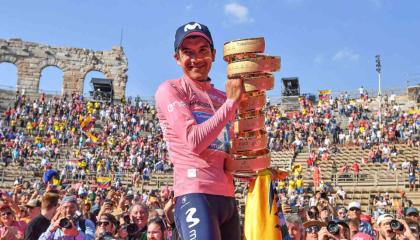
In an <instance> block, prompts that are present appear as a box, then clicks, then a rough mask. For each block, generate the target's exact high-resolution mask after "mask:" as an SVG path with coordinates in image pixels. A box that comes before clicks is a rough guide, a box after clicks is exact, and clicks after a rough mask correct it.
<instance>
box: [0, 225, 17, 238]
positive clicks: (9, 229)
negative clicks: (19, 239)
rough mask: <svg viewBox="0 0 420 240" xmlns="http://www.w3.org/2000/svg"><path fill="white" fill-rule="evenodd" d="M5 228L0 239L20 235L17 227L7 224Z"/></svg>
mask: <svg viewBox="0 0 420 240" xmlns="http://www.w3.org/2000/svg"><path fill="white" fill-rule="evenodd" d="M5 229H6V230H5V231H4V232H3V234H2V235H1V236H0V239H14V238H15V237H16V236H17V235H18V232H17V229H16V227H8V226H5Z"/></svg>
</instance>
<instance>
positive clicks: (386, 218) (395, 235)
mask: <svg viewBox="0 0 420 240" xmlns="http://www.w3.org/2000/svg"><path fill="white" fill-rule="evenodd" d="M376 224H377V231H378V240H392V239H407V240H417V238H416V236H415V235H414V234H413V232H412V231H411V230H410V227H409V226H408V224H407V222H406V221H405V220H403V219H398V220H395V219H394V217H393V216H392V215H390V214H383V215H381V216H379V217H378V219H377V220H376ZM398 225H400V226H402V227H401V228H400V229H399V230H398V229H396V228H397V226H398Z"/></svg>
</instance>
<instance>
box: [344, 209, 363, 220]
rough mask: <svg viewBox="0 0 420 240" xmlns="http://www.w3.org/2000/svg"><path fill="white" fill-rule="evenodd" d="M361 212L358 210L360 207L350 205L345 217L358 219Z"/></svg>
mask: <svg viewBox="0 0 420 240" xmlns="http://www.w3.org/2000/svg"><path fill="white" fill-rule="evenodd" d="M361 213H362V211H360V209H358V208H355V207H352V208H350V209H349V211H348V213H347V217H348V219H360V214H361Z"/></svg>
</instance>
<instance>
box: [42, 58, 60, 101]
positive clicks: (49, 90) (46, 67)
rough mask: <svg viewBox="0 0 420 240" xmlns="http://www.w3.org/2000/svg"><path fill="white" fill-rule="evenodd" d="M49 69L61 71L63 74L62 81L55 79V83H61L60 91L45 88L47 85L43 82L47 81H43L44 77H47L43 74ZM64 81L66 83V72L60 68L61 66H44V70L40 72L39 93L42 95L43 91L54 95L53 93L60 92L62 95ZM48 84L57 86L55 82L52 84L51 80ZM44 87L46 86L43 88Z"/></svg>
mask: <svg viewBox="0 0 420 240" xmlns="http://www.w3.org/2000/svg"><path fill="white" fill-rule="evenodd" d="M48 68H52V69H54V68H55V69H57V70H59V71H60V72H61V76H60V79H54V80H53V81H59V83H60V84H59V85H60V87H59V90H58V91H54V90H53V89H51V88H47V87H46V86H45V84H44V82H43V81H42V80H44V81H45V80H47V79H43V76H45V75H44V74H43V72H44V70H45V71H47V70H46V69H48ZM63 81H64V70H63V69H62V68H60V67H59V66H57V65H45V66H42V68H41V69H40V71H39V83H38V85H37V86H38V92H39V93H41V92H43V91H45V90H46V91H47V93H52V91H54V92H60V94H62V92H63ZM47 84H51V85H53V86H54V85H55V84H54V83H53V82H51V79H50V81H49V82H48V83H47ZM43 85H44V86H43Z"/></svg>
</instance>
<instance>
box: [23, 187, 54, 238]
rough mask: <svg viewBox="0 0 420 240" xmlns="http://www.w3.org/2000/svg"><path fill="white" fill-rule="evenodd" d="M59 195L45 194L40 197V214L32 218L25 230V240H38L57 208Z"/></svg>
mask: <svg viewBox="0 0 420 240" xmlns="http://www.w3.org/2000/svg"><path fill="white" fill-rule="evenodd" d="M58 200H59V195H58V194H56V193H52V192H47V193H45V194H44V195H43V196H42V202H41V214H40V215H38V216H36V217H34V218H33V219H32V220H31V221H30V222H29V223H28V226H27V227H26V229H25V236H24V239H25V240H32V239H38V238H39V237H40V236H41V234H42V233H43V232H45V231H46V230H47V229H48V226H50V224H51V219H52V218H53V216H54V214H55V212H56V209H57V207H58Z"/></svg>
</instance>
